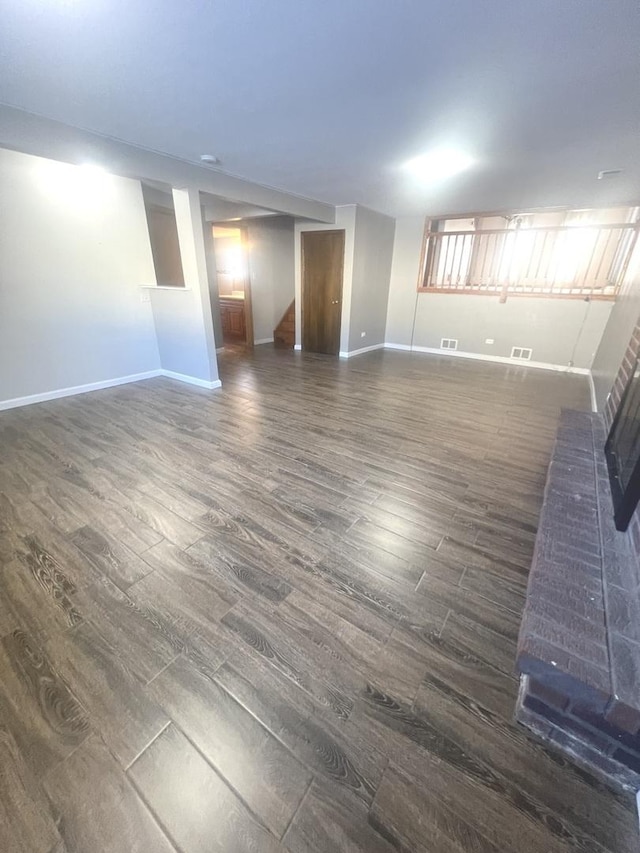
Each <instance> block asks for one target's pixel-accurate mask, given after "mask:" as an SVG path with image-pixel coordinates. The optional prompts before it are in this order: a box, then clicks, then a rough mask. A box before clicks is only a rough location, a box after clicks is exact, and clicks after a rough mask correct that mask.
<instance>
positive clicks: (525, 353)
mask: <svg viewBox="0 0 640 853" xmlns="http://www.w3.org/2000/svg"><path fill="white" fill-rule="evenodd" d="M532 355H533V350H532V349H529V348H528V347H511V358H516V359H518V361H531V356H532Z"/></svg>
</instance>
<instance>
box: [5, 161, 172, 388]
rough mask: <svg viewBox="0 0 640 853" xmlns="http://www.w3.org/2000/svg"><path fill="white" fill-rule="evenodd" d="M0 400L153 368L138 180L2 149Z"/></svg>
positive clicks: (147, 257) (150, 280) (148, 269)
mask: <svg viewBox="0 0 640 853" xmlns="http://www.w3.org/2000/svg"><path fill="white" fill-rule="evenodd" d="M0 187H1V190H0V401H7V400H10V399H13V398H21V397H25V396H29V395H33V394H43V393H47V392H51V391H57V390H60V389H64V388H69V387H75V386H80V385H85V384H89V383H95V382H103V381H107V380H112V379H117V378H119V377H124V376H129V375H132V374H138V373H144V372H147V371H151V370H155V369H157V368H159V366H160V361H159V354H158V348H157V345H156V339H155V333H154V324H153V317H152V312H151V306H150V304H149V303H148V302H146V303H143V302H142V301H141V293H142V291H141V290H140V286H141V285H150V284H154V282H155V274H154V268H153V260H152V257H151V248H150V244H149V237H148V232H147V223H146V216H145V209H144V203H143V198H142V190H141V187H140V183H139V182H138V181H133V180H130V179H128V178H119V177H115V176H113V175H106V174H102V175H92V174H87V173H86V171H85V170H80V169H79V168H78V167H76V166H70V165H67V164H63V163H58V162H54V161H51V160H45V159H43V158H40V157H32V156H29V155H26V154H20V153H17V152H14V151H7V150H0Z"/></svg>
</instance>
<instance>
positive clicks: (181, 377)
mask: <svg viewBox="0 0 640 853" xmlns="http://www.w3.org/2000/svg"><path fill="white" fill-rule="evenodd" d="M160 375H161V376H166V377H167V378H168V379H177V380H178V382H187V383H188V384H189V385H197V386H198V387H199V388H207V389H208V390H209V391H213V389H214V388H222V382H221V381H220V380H219V379H213V380H209V379H200V378H199V377H197V376H187V374H186V373H176V372H175V371H174V370H161V371H160Z"/></svg>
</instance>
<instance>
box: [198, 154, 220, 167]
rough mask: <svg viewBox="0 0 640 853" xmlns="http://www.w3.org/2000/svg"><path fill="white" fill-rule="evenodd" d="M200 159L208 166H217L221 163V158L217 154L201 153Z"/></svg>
mask: <svg viewBox="0 0 640 853" xmlns="http://www.w3.org/2000/svg"><path fill="white" fill-rule="evenodd" d="M200 159H201V160H202V162H203V163H206V164H207V166H217V165H218V164H219V163H220V160H219V159H218V158H217V157H216V155H215V154H201V155H200Z"/></svg>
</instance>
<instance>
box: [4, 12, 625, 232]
mask: <svg viewBox="0 0 640 853" xmlns="http://www.w3.org/2000/svg"><path fill="white" fill-rule="evenodd" d="M0 101H2V102H4V103H7V104H11V105H13V106H17V107H20V108H22V109H25V110H29V111H31V112H35V113H38V114H41V115H43V116H47V117H50V118H54V119H57V120H59V121H63V122H66V123H68V124H71V125H76V126H79V127H83V128H87V129H90V130H93V131H96V132H99V133H102V134H106V135H109V136H112V137H116V138H119V139H122V140H125V141H127V142H131V143H134V144H136V145H139V146H143V147H146V148H150V149H154V150H156V151H161V152H164V153H169V154H172V155H175V156H178V157H180V158H184V159H187V160H190V161H198V159H199V155H200V154H201V153H205V152H207V153H208V152H210V153H214V154H216V155H217V156H218V157H220V159H221V160H222V163H223V169H225V170H228V171H229V172H231V173H233V174H236V175H240V176H242V177H245V178H247V179H249V180H253V181H257V182H259V183H263V184H268V185H271V186H275V187H278V188H281V189H284V190H287V191H289V192H294V193H298V194H301V195H304V196H307V197H310V198H314V199H317V200H321V201H325V202H329V203H331V204H349V203H360V204H365V205H368V206H370V207H373V208H375V209H378V210H381V211H384V212H387V213H391V214H393V215H401V214H413V213H420V214H423V213H432V214H433V213H445V212H451V213H453V212H464V211H475V210H500V209H507V208H518V207H530V206H545V205H569V206H588V205H591V204H598V203H608V202H634V201H639V200H640V157H639V156H638V155H639V152H640V3H638V0H182V1H181V2H179V0H173V1H172V2H170V0H3V2H2V24H1V26H0ZM1 136H2V130H1V128H0V143H1V142H2V138H1ZM439 145H456V146H458V147H460V148H463V149H464V150H466V151H468V152H469V153H470V154H472V155H473V156H474V157H475V158H476V160H477V163H476V165H475V166H474V167H473V168H471V169H470V170H469V171H467V172H465V173H464V174H462V175H460V176H457V177H455V178H451V179H449V180H448V181H446V182H442V183H440V184H439V185H435V186H420V185H417V184H416V182H415V181H413V180H411V179H410V178H409V177H408V176H407V174H406V173H405V172H403V170H402V168H401V165H402V164H403V162H404V161H406V160H407V159H409V158H411V157H414V156H416V155H418V154H421V153H422V152H423V151H425V150H428V149H429V148H431V147H433V146H439ZM610 168H623V169H624V170H625V171H624V172H623V174H622V175H621V176H620V177H618V178H613V179H609V180H604V181H597V180H596V174H597V172H598V171H599V170H600V169H610Z"/></svg>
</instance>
